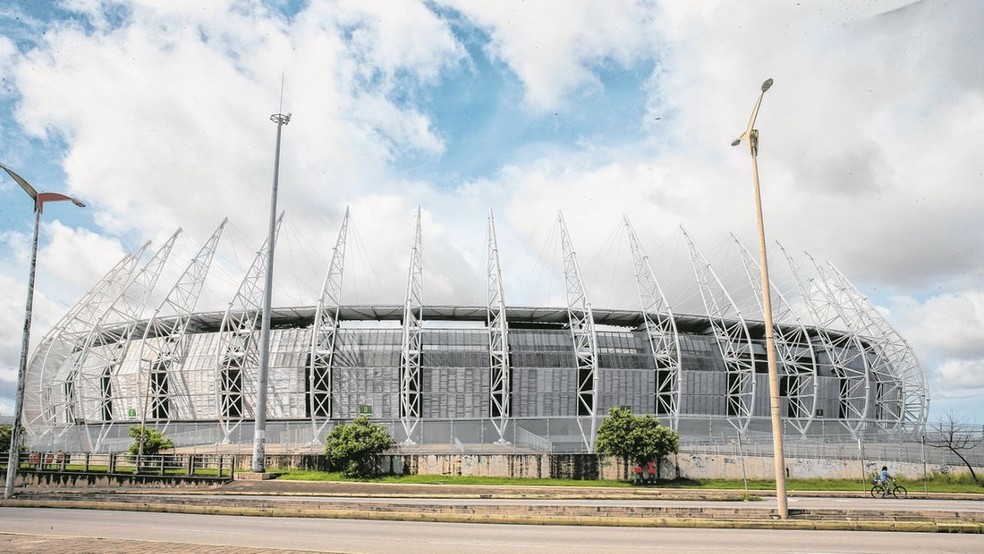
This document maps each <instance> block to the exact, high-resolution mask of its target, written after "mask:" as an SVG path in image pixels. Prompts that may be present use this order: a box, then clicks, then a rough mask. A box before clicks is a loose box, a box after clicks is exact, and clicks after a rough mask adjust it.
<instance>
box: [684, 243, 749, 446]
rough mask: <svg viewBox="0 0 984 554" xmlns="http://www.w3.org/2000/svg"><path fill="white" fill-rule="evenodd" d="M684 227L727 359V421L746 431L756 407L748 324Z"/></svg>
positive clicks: (710, 318) (706, 306)
mask: <svg viewBox="0 0 984 554" xmlns="http://www.w3.org/2000/svg"><path fill="white" fill-rule="evenodd" d="M680 229H681V230H682V231H683V236H684V238H685V239H686V240H687V246H688V247H689V248H690V260H691V262H692V263H693V266H694V274H695V275H696V277H697V286H698V288H699V289H700V297H701V299H702V300H703V301H704V310H705V311H706V312H707V321H708V323H709V324H710V326H711V330H712V331H713V332H714V338H715V342H717V345H718V349H719V351H720V352H721V358H722V359H723V360H724V366H725V371H726V374H727V376H726V379H727V386H726V388H727V399H726V414H727V420H728V423H730V424H731V425H732V426H734V427H735V429H737V430H738V431H739V432H744V431H745V430H747V429H748V424H749V422H750V421H751V418H752V414H753V413H754V409H755V350H754V349H753V347H752V338H751V334H750V333H749V332H748V324H747V323H746V322H745V318H744V317H743V316H742V314H741V310H739V309H738V305H737V304H735V301H734V299H733V298H732V297H731V294H729V293H728V291H727V289H725V287H724V285H723V284H722V283H721V280H720V279H719V278H718V275H717V273H715V271H714V269H713V268H712V267H711V264H710V263H708V261H707V259H706V258H705V257H704V254H703V253H701V251H700V249H699V248H697V244H696V243H694V240H693V239H692V238H691V237H690V234H689V233H687V230H686V229H685V228H684V227H683V226H682V225H681V226H680ZM732 412H734V413H732Z"/></svg>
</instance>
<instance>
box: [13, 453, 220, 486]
mask: <svg viewBox="0 0 984 554" xmlns="http://www.w3.org/2000/svg"><path fill="white" fill-rule="evenodd" d="M8 458H9V456H8V454H7V453H6V452H5V453H3V454H2V455H0V465H2V466H3V468H4V469H6V467H7V462H8ZM235 463H236V460H235V456H234V455H231V454H156V455H143V456H136V455H133V454H130V453H122V452H110V453H101V452H63V451H60V450H59V451H55V452H27V453H23V454H21V456H20V466H19V471H31V472H61V473H72V472H75V473H86V474H91V473H96V474H107V475H158V476H160V475H167V476H172V477H215V478H225V479H231V478H232V475H233V473H234V471H235Z"/></svg>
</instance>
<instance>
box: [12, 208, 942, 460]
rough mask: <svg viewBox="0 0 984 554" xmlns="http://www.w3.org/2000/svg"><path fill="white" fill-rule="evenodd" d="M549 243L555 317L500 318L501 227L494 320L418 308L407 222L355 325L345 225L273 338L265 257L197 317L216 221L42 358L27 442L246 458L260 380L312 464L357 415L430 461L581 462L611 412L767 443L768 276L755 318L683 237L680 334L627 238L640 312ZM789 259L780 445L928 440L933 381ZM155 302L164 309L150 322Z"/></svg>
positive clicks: (62, 327) (52, 335)
mask: <svg viewBox="0 0 984 554" xmlns="http://www.w3.org/2000/svg"><path fill="white" fill-rule="evenodd" d="M558 223H559V226H560V230H561V235H560V236H561V246H562V255H563V268H564V271H563V276H564V283H565V285H566V291H565V292H566V298H567V303H566V306H559V307H521V306H509V305H506V303H505V301H504V298H505V297H506V295H505V291H504V290H503V283H502V273H501V269H500V266H499V250H498V245H497V242H496V236H495V226H494V219H493V217H492V213H491V211H490V212H489V218H488V230H487V234H486V237H487V249H486V255H485V258H486V267H485V270H486V283H485V290H486V291H487V302H486V303H485V305H479V306H458V305H453V306H441V305H425V304H424V303H423V302H422V301H421V298H422V295H421V287H422V279H423V274H424V268H423V264H422V257H421V255H420V242H421V239H420V236H421V225H420V214H419V210H418V213H417V220H416V226H415V236H414V237H412V239H413V240H412V241H411V244H412V246H411V256H410V264H409V267H408V268H407V279H406V289H405V290H406V293H405V302H404V303H403V304H402V305H348V304H343V303H341V302H340V299H341V297H342V295H341V286H342V276H343V270H344V265H345V264H344V260H345V248H346V236H347V226H348V213H347V212H346V215H345V218H344V219H343V220H342V224H341V229H340V231H339V234H338V239H337V242H336V244H335V246H334V249H333V250H332V256H331V261H330V263H329V265H328V268H327V271H326V272H325V276H324V281H323V283H324V284H323V286H322V289H321V294H320V296H319V297H318V298H312V300H311V303H310V305H308V306H301V307H275V308H273V309H272V310H271V312H270V314H269V316H270V320H269V321H270V325H269V334H268V337H266V339H265V337H264V336H263V332H262V330H261V327H262V325H261V321H262V313H261V312H262V309H261V296H262V294H263V288H264V287H263V281H264V275H265V249H264V248H261V249H260V250H259V252H257V253H256V256H255V258H254V259H253V262H252V265H250V266H249V269H248V270H246V272H245V275H243V276H242V277H241V282H240V284H239V286H238V290H237V292H236V293H235V295H234V296H233V297H232V298H231V299H230V300H229V301H228V305H227V307H226V309H225V310H222V311H196V310H195V306H196V303H197V300H198V297H199V295H200V294H201V291H202V288H203V284H204V282H205V280H206V278H207V275H208V272H209V266H210V264H211V261H212V258H213V255H214V253H215V249H216V244H217V242H218V241H219V238H220V236H221V234H222V230H223V226H224V225H225V222H223V224H222V225H220V226H219V228H218V229H216V231H215V232H214V233H213V235H212V236H211V237H210V238H209V239H208V240H207V241H206V242H205V243H204V245H202V246H201V249H200V250H198V252H197V254H195V255H194V256H193V257H192V258H191V260H190V263H188V265H187V267H186V268H185V269H184V270H183V271H181V272H180V277H179V278H178V279H177V280H176V281H174V282H172V283H168V284H163V283H161V282H159V281H162V280H161V279H159V278H160V276H161V274H162V272H161V268H162V267H163V266H164V265H165V263H166V261H167V258H168V255H169V253H170V250H171V247H172V244H173V241H174V237H172V238H171V240H170V241H168V243H166V244H164V245H163V246H162V247H160V248H159V249H158V250H156V252H153V253H151V252H150V250H149V248H148V246H147V245H145V246H144V247H142V248H140V249H139V250H138V251H136V252H134V253H133V254H131V255H129V256H126V257H125V258H123V259H122V260H121V261H119V263H117V265H116V266H114V267H113V268H112V269H111V270H110V271H109V272H108V273H107V274H106V275H105V276H104V277H103V278H102V280H100V281H99V282H98V283H97V284H96V285H95V286H93V287H92V288H91V289H90V290H89V291H88V292H87V293H86V295H85V296H84V297H83V298H82V299H81V300H79V301H78V303H77V304H76V305H75V306H74V307H73V308H72V309H71V310H69V312H68V313H67V314H65V316H64V317H63V318H62V319H61V320H60V321H59V322H58V323H57V324H56V325H55V326H54V327H53V328H52V329H51V330H50V331H49V332H48V333H47V334H46V335H45V336H44V337H43V338H42V339H41V340H40V341H39V344H38V346H37V348H36V349H35V351H34V353H33V356H32V358H31V360H30V363H29V367H28V372H27V375H26V379H25V391H24V395H25V396H24V405H23V406H24V407H23V410H24V411H23V414H22V415H23V421H24V429H25V432H26V437H25V439H26V442H27V444H29V445H30V447H31V448H32V449H47V450H54V449H55V448H60V449H63V450H66V451H78V450H87V451H113V450H120V449H125V447H126V445H127V444H129V442H130V441H131V439H129V438H128V435H127V433H128V430H129V428H130V427H131V426H133V425H138V424H145V425H148V426H152V427H155V428H157V429H159V430H162V431H163V432H165V433H166V434H167V436H168V437H169V438H171V439H172V440H173V441H174V443H175V445H176V446H192V445H221V444H228V445H242V446H245V445H248V444H250V443H251V442H252V441H253V431H254V429H253V427H254V423H255V420H256V406H257V403H258V402H257V398H258V389H259V387H260V383H262V382H263V381H266V382H267V387H266V389H267V394H266V400H265V404H266V412H265V413H266V420H267V430H266V442H267V443H268V444H270V445H282V446H283V447H285V448H290V447H292V446H293V447H298V446H300V445H316V444H323V441H324V438H325V436H326V434H327V433H328V432H329V431H330V429H331V428H332V427H333V426H334V425H337V424H340V423H345V422H349V421H351V420H352V419H354V418H356V417H358V416H360V415H368V416H370V417H371V418H372V419H373V421H376V422H378V423H381V424H384V425H385V426H387V427H388V428H389V430H390V431H391V433H392V435H393V437H394V439H395V441H396V442H397V443H401V444H402V445H405V446H408V447H414V448H417V449H420V450H423V451H426V450H427V449H428V448H447V447H448V446H449V445H450V447H452V448H459V449H461V451H465V449H469V450H471V451H478V452H481V451H489V452H502V451H509V450H510V449H533V450H537V451H546V452H592V451H593V450H594V439H595V433H596V430H597V427H598V425H599V424H600V421H601V420H602V419H603V417H604V416H605V415H606V414H607V413H608V411H609V409H610V408H612V407H628V408H630V409H631V410H632V412H633V413H636V414H654V415H655V416H656V417H657V418H659V420H660V421H661V422H662V423H663V424H664V425H667V426H670V427H672V428H674V429H676V430H678V431H679V432H680V434H681V437H682V438H683V440H684V441H695V442H699V441H701V440H704V439H710V438H712V437H735V436H738V437H741V436H743V435H748V434H755V433H759V434H766V433H769V432H770V411H769V400H770V398H769V387H768V364H767V359H766V329H765V324H764V323H763V319H764V318H763V317H762V315H761V314H762V309H761V305H762V303H761V302H762V301H761V297H762V294H761V287H758V288H756V283H755V279H754V278H752V277H751V276H754V275H758V271H759V269H758V265H757V262H756V260H754V259H752V257H751V256H749V255H748V252H747V250H744V249H743V247H741V245H740V243H737V239H736V243H737V249H738V251H739V253H740V254H741V259H742V262H743V264H744V267H745V269H746V270H747V273H748V275H749V278H748V280H747V281H748V282H747V283H746V286H748V287H751V290H753V292H754V294H752V295H751V298H752V300H753V302H752V305H753V306H755V305H756V304H755V301H756V300H757V308H753V309H749V308H748V306H743V305H742V303H741V302H740V301H739V300H738V298H737V296H736V295H735V294H732V293H733V291H731V290H728V289H727V288H726V285H725V284H724V283H725V281H724V280H722V279H721V278H719V276H718V275H717V274H716V273H715V271H714V269H713V268H712V267H711V266H710V264H709V263H707V261H706V259H704V257H703V255H702V254H701V253H700V251H699V249H697V247H696V245H695V244H693V241H692V240H690V239H689V237H688V245H689V248H690V255H691V261H692V262H693V264H692V265H693V269H694V271H693V276H692V277H693V278H694V286H695V287H696V288H697V289H698V290H699V292H700V298H701V300H702V303H703V306H704V310H703V313H690V314H687V313H678V312H677V311H676V310H674V307H673V306H671V305H670V304H669V303H668V302H667V299H666V297H665V296H664V293H663V290H662V289H661V286H660V283H659V282H658V281H657V279H656V277H655V274H654V271H653V268H652V267H651V265H650V261H649V257H648V256H647V255H646V252H645V249H644V247H643V245H642V244H641V242H640V241H639V239H638V237H637V236H636V234H635V232H634V230H633V228H632V226H631V223H630V222H629V221H628V219H627V218H626V219H625V221H624V228H625V232H626V233H627V236H628V239H629V240H628V242H629V245H630V246H631V251H632V259H633V267H634V270H635V271H634V273H635V276H634V277H635V282H636V287H637V290H638V299H639V303H638V308H637V309H633V310H626V309H603V308H596V307H593V306H592V304H591V302H589V301H588V298H587V295H586V292H585V286H584V282H583V279H582V277H583V276H582V274H581V271H580V268H579V265H578V261H577V256H576V253H575V251H574V248H573V246H572V244H571V240H570V236H569V235H568V233H567V229H566V226H565V225H564V221H563V217H562V216H561V217H560V218H559V221H558ZM278 230H279V226H278ZM176 235H177V233H176V234H175V236H176ZM781 258H785V261H786V262H787V263H788V264H789V267H790V269H791V275H793V276H794V277H795V280H794V282H793V285H792V286H789V287H785V288H783V287H778V286H777V285H776V284H775V283H773V285H772V288H773V294H772V296H773V299H774V300H773V306H774V314H775V318H774V321H775V325H774V329H773V331H774V333H773V334H774V336H775V351H776V365H777V369H778V374H779V377H780V387H779V388H780V390H779V396H780V406H781V416H782V420H783V426H784V430H783V433H784V435H786V436H789V437H801V438H803V439H804V440H807V439H813V440H824V441H828V440H840V441H842V442H846V441H850V440H856V439H860V438H862V437H866V438H875V439H877V440H880V441H883V440H889V439H890V438H891V437H896V436H900V435H902V434H906V433H913V432H920V431H921V430H922V429H924V427H925V424H926V418H927V408H928V402H929V398H928V394H927V389H926V378H925V372H924V370H923V368H922V366H921V365H920V364H919V362H918V361H917V359H916V357H915V356H914V354H913V352H912V350H911V348H910V347H909V345H908V344H907V342H906V341H905V340H904V339H903V338H902V337H901V336H900V335H899V334H898V333H897V332H896V331H895V330H894V329H893V328H892V327H891V325H890V324H889V323H888V322H887V321H886V320H885V318H884V317H883V316H882V315H881V314H880V313H879V312H878V311H877V310H876V309H875V308H874V307H873V306H872V305H871V304H870V303H869V302H868V300H867V299H866V298H865V297H864V295H863V294H861V293H860V292H859V291H858V290H857V288H855V287H854V286H853V285H852V284H851V283H850V281H848V280H847V278H846V277H845V276H844V275H843V274H842V273H840V272H839V271H838V270H837V269H836V268H835V267H834V266H832V265H830V264H819V263H816V262H814V261H813V260H812V258H810V259H809V262H811V264H810V265H811V266H812V267H810V270H809V271H807V270H806V269H804V267H803V266H801V265H800V264H798V263H797V262H796V261H795V260H793V258H792V257H791V256H789V255H788V254H786V252H785V251H784V250H783V251H782V256H781V257H780V259H781ZM168 287H169V288H168ZM157 289H161V290H158V292H157V295H158V297H160V298H162V300H160V302H159V303H156V305H149V304H150V302H149V299H150V298H151V297H152V294H151V291H153V290H157ZM162 291H167V292H162ZM748 314H755V315H754V317H749V315H748ZM264 348H265V349H266V351H265V352H264ZM264 358H265V359H266V360H267V362H266V363H267V366H266V376H267V377H266V379H264V378H263V372H262V371H261V370H260V368H261V365H262V360H263V359H264Z"/></svg>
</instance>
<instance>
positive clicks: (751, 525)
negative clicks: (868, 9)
mask: <svg viewBox="0 0 984 554" xmlns="http://www.w3.org/2000/svg"><path fill="white" fill-rule="evenodd" d="M0 507H24V508H61V509H79V510H111V511H132V512H165V513H179V514H195V515H235V516H253V517H257V516H259V517H295V518H323V519H366V520H387V521H417V522H421V521H426V522H435V523H484V524H507V525H559V526H562V525H591V526H600V527H667V528H700V529H785V530H813V531H818V530H826V531H901V532H908V533H968V534H984V523H963V522H934V521H929V520H925V521H884V520H878V521H858V520H852V521H838V520H796V519H791V520H750V519H705V518H667V517H656V518H626V517H593V516H536V517H530V516H516V515H510V514H434V513H421V512H385V511H370V510H321V509H316V508H293V509H284V508H258V507H247V506H239V507H235V506H201V505H180V506H173V505H167V504H156V503H128V502H113V501H106V502H86V501H75V500H27V499H16V498H14V499H5V500H2V501H0Z"/></svg>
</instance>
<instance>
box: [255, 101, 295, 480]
mask: <svg viewBox="0 0 984 554" xmlns="http://www.w3.org/2000/svg"><path fill="white" fill-rule="evenodd" d="M270 121H272V122H274V123H276V124H277V152H276V155H275V156H274V159H273V190H272V191H271V192H270V227H269V229H268V230H267V243H266V248H267V252H266V283H265V286H264V290H263V316H262V319H261V323H260V367H259V368H258V370H257V380H258V381H259V382H258V383H257V385H256V389H257V390H256V415H255V417H256V426H255V428H254V431H253V467H252V469H253V471H254V472H256V473H263V472H264V471H265V463H266V403H267V381H268V380H269V373H270V304H271V298H272V297H273V248H274V244H275V243H276V234H277V186H278V184H279V182H280V134H281V131H282V130H283V127H284V125H287V124H288V123H290V114H286V115H284V114H282V113H275V114H273V115H271V116H270Z"/></svg>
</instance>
